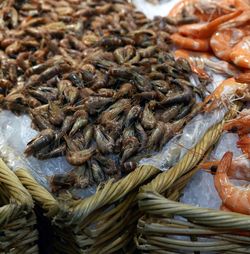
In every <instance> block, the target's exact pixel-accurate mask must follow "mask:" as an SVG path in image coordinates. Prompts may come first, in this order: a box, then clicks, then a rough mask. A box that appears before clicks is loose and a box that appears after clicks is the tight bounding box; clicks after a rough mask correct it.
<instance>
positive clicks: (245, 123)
mask: <svg viewBox="0 0 250 254" xmlns="http://www.w3.org/2000/svg"><path fill="white" fill-rule="evenodd" d="M248 111H249V110H248ZM223 128H224V130H226V131H233V132H236V131H237V133H238V134H239V135H240V136H242V135H245V134H248V133H250V114H248V115H241V116H240V117H238V118H235V119H233V120H230V121H228V122H227V123H226V124H225V125H224V127H223Z"/></svg>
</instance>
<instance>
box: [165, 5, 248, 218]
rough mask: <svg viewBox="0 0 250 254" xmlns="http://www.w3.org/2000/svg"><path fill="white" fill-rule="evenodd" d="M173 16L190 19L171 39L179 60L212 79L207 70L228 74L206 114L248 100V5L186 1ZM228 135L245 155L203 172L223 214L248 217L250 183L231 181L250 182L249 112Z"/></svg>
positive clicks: (230, 155) (240, 116)
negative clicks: (208, 176)
mask: <svg viewBox="0 0 250 254" xmlns="http://www.w3.org/2000/svg"><path fill="white" fill-rule="evenodd" d="M169 17H171V18H177V19H178V18H179V19H189V20H191V21H190V24H185V25H179V26H178V29H177V32H176V33H174V34H172V35H171V39H172V40H173V41H174V42H175V44H176V45H178V46H179V49H178V50H176V52H175V54H176V56H177V57H184V58H186V59H187V60H188V61H189V62H190V65H191V66H192V69H193V71H194V72H196V73H200V75H203V76H204V77H207V76H208V73H207V72H206V69H212V70H214V71H216V72H219V73H221V74H223V72H224V75H225V76H226V77H228V78H227V79H226V80H224V81H223V82H222V83H221V84H220V85H219V86H218V87H217V88H216V89H215V91H214V92H213V93H212V94H211V95H209V96H208V97H207V98H206V99H205V101H206V102H209V103H208V104H207V105H206V109H207V110H211V109H214V108H216V107H217V106H219V105H220V104H221V103H227V102H228V101H230V99H232V98H233V96H236V97H238V99H241V100H243V101H249V84H250V26H249V25H250V1H249V0H218V1H214V0H204V1H198V0H183V1H180V2H179V3H178V4H177V5H176V6H175V7H174V8H173V9H172V10H171V11H170V13H169ZM244 107H246V104H244V105H243V108H244ZM224 130H225V131H227V132H235V133H237V134H238V136H239V140H238V141H237V146H238V147H239V148H240V149H241V150H242V153H243V154H244V156H240V157H237V158H233V153H232V152H231V151H227V152H226V153H225V154H224V156H223V157H222V158H221V160H220V161H210V162H206V163H203V164H202V167H203V168H207V169H212V171H213V173H214V174H215V176H214V184H215V188H216V190H217V191H218V194H219V196H220V198H221V200H222V205H221V209H222V210H225V211H233V212H239V213H243V214H250V210H249V200H250V189H249V187H248V184H247V185H244V186H236V185H234V184H233V183H232V181H230V179H239V180H245V181H249V180H250V161H249V159H250V137H249V136H248V135H249V132H250V110H249V109H247V108H244V109H243V110H242V111H241V112H239V113H238V116H237V117H236V118H235V119H233V120H230V121H228V122H227V123H226V124H225V126H224ZM229 149H230V148H229Z"/></svg>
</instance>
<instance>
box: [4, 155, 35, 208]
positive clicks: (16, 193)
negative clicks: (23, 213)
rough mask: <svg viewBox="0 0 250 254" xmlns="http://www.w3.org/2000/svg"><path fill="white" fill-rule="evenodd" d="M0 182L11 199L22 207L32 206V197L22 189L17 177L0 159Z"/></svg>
mask: <svg viewBox="0 0 250 254" xmlns="http://www.w3.org/2000/svg"><path fill="white" fill-rule="evenodd" d="M0 182H1V183H3V184H4V185H5V187H6V188H7V189H8V192H9V193H10V197H11V199H12V200H13V201H14V202H15V203H17V204H20V205H22V206H28V207H32V206H33V201H32V197H31V196H30V194H29V192H28V191H27V190H26V189H25V188H24V187H23V185H22V184H21V182H20V181H19V179H18V178H17V176H16V175H15V174H14V173H13V172H12V171H11V170H10V169H9V168H8V167H7V165H6V164H5V163H4V162H3V160H2V159H0Z"/></svg>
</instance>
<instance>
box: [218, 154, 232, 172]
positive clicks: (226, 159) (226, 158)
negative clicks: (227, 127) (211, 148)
mask: <svg viewBox="0 0 250 254" xmlns="http://www.w3.org/2000/svg"><path fill="white" fill-rule="evenodd" d="M232 160H233V153H232V152H226V153H225V154H224V155H223V157H222V159H221V161H220V163H219V165H218V168H217V171H216V174H217V173H227V171H228V170H229V168H230V167H231V164H232Z"/></svg>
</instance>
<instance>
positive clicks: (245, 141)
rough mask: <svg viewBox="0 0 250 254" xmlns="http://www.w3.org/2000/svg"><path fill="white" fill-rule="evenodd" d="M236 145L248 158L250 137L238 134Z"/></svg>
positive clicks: (249, 155)
mask: <svg viewBox="0 0 250 254" xmlns="http://www.w3.org/2000/svg"><path fill="white" fill-rule="evenodd" d="M237 147H239V148H240V149H241V150H242V152H243V153H244V154H247V157H248V158H250V137H248V135H247V134H245V135H241V136H240V139H239V140H238V141H237Z"/></svg>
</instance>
